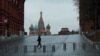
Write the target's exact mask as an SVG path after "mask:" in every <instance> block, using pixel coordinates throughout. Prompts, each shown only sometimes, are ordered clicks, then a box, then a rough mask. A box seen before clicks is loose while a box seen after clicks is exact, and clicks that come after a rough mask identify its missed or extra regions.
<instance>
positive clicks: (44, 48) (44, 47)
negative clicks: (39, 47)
mask: <svg viewBox="0 0 100 56" xmlns="http://www.w3.org/2000/svg"><path fill="white" fill-rule="evenodd" d="M43 52H44V53H45V52H46V46H45V45H43Z"/></svg>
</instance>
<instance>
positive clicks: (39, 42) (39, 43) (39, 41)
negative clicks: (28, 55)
mask: <svg viewBox="0 0 100 56" xmlns="http://www.w3.org/2000/svg"><path fill="white" fill-rule="evenodd" d="M37 41H38V45H37V47H40V48H41V47H42V45H41V36H40V35H39V36H38V39H37Z"/></svg>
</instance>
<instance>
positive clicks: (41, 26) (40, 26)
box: [38, 11, 45, 35]
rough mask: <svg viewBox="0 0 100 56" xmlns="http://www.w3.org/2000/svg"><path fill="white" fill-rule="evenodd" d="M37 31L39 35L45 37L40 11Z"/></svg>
mask: <svg viewBox="0 0 100 56" xmlns="http://www.w3.org/2000/svg"><path fill="white" fill-rule="evenodd" d="M38 30H39V34H42V35H45V26H44V21H43V18H42V11H41V12H40V19H39V22H38Z"/></svg>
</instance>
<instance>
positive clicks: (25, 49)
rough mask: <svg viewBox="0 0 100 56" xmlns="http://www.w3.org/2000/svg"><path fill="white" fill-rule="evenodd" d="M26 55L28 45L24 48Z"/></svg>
mask: <svg viewBox="0 0 100 56" xmlns="http://www.w3.org/2000/svg"><path fill="white" fill-rule="evenodd" d="M24 53H27V45H25V46H24Z"/></svg>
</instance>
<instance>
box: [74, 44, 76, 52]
mask: <svg viewBox="0 0 100 56" xmlns="http://www.w3.org/2000/svg"><path fill="white" fill-rule="evenodd" d="M75 48H76V45H75V43H73V51H75Z"/></svg>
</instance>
